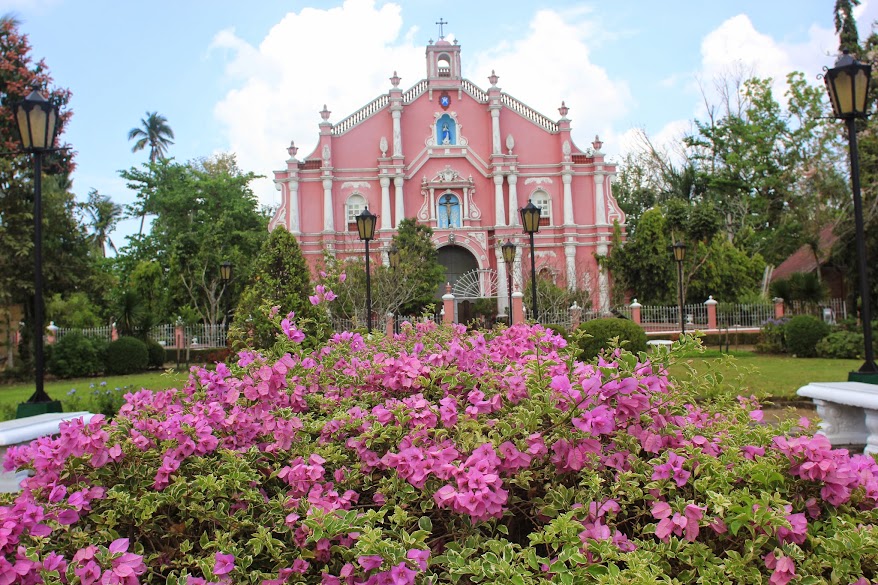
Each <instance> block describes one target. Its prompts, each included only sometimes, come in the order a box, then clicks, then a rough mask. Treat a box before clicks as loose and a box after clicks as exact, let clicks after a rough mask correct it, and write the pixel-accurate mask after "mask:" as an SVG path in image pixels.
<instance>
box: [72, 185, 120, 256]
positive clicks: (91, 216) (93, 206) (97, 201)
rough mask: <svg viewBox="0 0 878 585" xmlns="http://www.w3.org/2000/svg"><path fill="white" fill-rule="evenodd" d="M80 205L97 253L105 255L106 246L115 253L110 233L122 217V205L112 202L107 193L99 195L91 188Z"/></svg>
mask: <svg viewBox="0 0 878 585" xmlns="http://www.w3.org/2000/svg"><path fill="white" fill-rule="evenodd" d="M82 207H83V209H84V211H85V214H86V216H87V217H88V222H89V228H90V230H91V239H92V242H93V243H94V247H95V250H96V251H97V253H98V254H99V255H100V256H101V257H106V255H107V249H106V246H110V249H111V250H113V253H116V245H115V244H114V243H113V240H112V239H111V238H110V233H111V232H112V231H113V229H114V228H115V227H116V224H117V223H118V222H119V220H120V219H122V213H123V208H122V206H121V205H119V204H118V203H114V202H113V200H112V199H110V197H109V195H101V194H100V193H98V192H97V190H96V189H92V190H91V191H89V192H88V201H86V202H85V204H84V205H83V206H82Z"/></svg>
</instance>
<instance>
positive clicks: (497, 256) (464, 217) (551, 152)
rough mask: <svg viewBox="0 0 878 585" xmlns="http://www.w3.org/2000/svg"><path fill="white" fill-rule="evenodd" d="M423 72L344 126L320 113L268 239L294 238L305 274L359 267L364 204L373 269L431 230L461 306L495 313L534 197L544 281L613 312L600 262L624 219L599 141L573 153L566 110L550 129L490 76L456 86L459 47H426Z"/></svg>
mask: <svg viewBox="0 0 878 585" xmlns="http://www.w3.org/2000/svg"><path fill="white" fill-rule="evenodd" d="M426 65H427V75H426V78H425V79H422V80H421V81H418V82H417V83H416V84H414V85H413V86H411V87H410V88H408V89H405V90H404V89H403V88H401V87H400V81H401V80H400V78H399V77H398V76H397V75H396V73H394V74H393V77H391V78H390V89H389V91H388V92H387V93H386V94H383V95H380V96H378V97H377V98H376V99H374V100H373V101H371V102H369V103H368V104H366V105H365V106H363V107H362V108H360V109H359V110H357V111H356V112H354V113H353V114H351V115H349V116H347V117H346V118H344V119H342V120H341V121H339V122H336V123H333V122H331V121H330V119H331V112H330V111H329V110H328V109H327V108H326V106H324V108H323V111H321V112H320V115H321V118H322V121H321V122H320V123H319V131H320V138H319V143H318V145H317V147H316V148H315V149H314V151H313V152H311V153H310V154H308V155H307V156H305V157H304V158H303V159H301V160H300V159H298V158H297V157H296V156H297V153H298V149H297V148H296V147H295V145H294V143H291V145H290V147H289V149H288V153H289V158H288V159H287V161H286V168H284V169H283V170H278V171H275V172H274V181H275V185H276V187H277V189H278V190H279V191H280V193H281V203H280V206H279V207H278V209H277V211H276V212H275V214H274V217H273V218H272V219H271V221H270V223H269V229H270V230H271V229H275V228H276V227H278V226H283V227H285V228H286V229H287V230H288V231H290V232H291V233H292V234H294V235H295V236H296V238H297V239H298V240H299V243H300V245H301V247H302V251H303V252H304V254H305V257H306V259H308V261H309V263H310V264H311V266H312V267H314V266H316V265H317V264H318V263H319V262H320V261H321V259H322V257H323V253H324V251H329V253H331V254H334V255H335V256H337V257H339V258H345V257H350V256H357V257H360V258H362V257H363V254H364V243H363V242H362V241H360V240H359V238H358V234H357V228H356V221H355V219H354V218H355V217H356V216H357V215H358V214H359V213H361V212H362V210H363V209H364V208H365V207H368V209H369V211H371V212H372V213H374V214H376V215H378V227H377V230H376V236H375V238H376V239H375V241H373V242H372V243H371V246H370V249H371V250H372V253H373V254H374V255H373V261H374V260H377V259H378V258H379V254H380V255H381V256H380V257H383V260H384V262H385V263H386V262H387V256H386V250H387V247H388V246H389V243H390V240H391V238H392V237H393V235H394V233H395V231H396V227H397V225H398V224H399V222H400V221H401V220H402V219H403V218H411V217H414V218H416V219H417V221H418V222H420V223H423V224H426V225H428V226H430V227H431V228H432V229H433V242H434V244H435V246H436V247H437V249H438V253H439V260H440V262H441V263H442V264H443V265H444V266H445V267H446V270H447V280H448V282H449V283H451V284H452V286H453V287H455V288H453V291H454V292H455V293H456V296H458V297H460V296H461V295H462V296H465V297H466V296H469V297H472V296H475V295H478V296H485V297H493V296H496V297H497V302H498V313H499V314H503V313H505V311H506V306H507V300H506V299H507V298H508V297H507V284H506V283H507V277H506V274H507V272H506V270H507V267H506V265H505V263H504V261H503V255H502V252H501V249H500V246H501V244H503V243H505V242H506V241H507V240H511V241H513V242H514V243H516V244H517V258H516V262H515V263H514V265H513V267H512V270H513V277H514V284H513V287H514V289H515V290H521V287H522V283H524V282H526V281H527V280H528V279H529V276H530V247H529V238H528V237H527V235H526V234H524V233H523V231H522V228H521V220H520V217H519V209H520V208H521V207H523V206H525V205H527V202H528V200H530V201H533V203H534V205H536V206H538V207H539V208H540V210H541V220H540V229H539V232H538V233H537V234H536V235H535V246H534V249H535V253H536V269H537V272H538V274H540V275H541V276H543V277H547V278H551V279H553V280H554V281H555V283H556V284H558V285H560V286H566V287H569V288H575V289H582V288H585V289H587V290H588V291H589V292H590V298H591V299H592V307H593V308H595V309H600V310H608V309H609V286H610V283H609V277H608V275H607V274H606V272H605V270H604V269H602V268H601V267H600V265H599V262H598V259H597V257H599V256H604V255H606V254H607V252H608V249H609V245H610V240H611V237H612V232H613V222H614V221H618V222H620V223H624V221H625V217H624V214H623V213H622V211H621V210H620V209H619V206H618V205H617V203H616V201H615V199H614V198H613V195H612V179H613V177H614V176H615V173H616V167H615V166H614V165H613V164H611V163H609V162H607V161H606V160H605V159H604V154H603V153H602V152H601V146H602V144H601V141H600V140H599V139H598V138H597V137H595V140H594V142H592V144H591V145H590V146H591V148H588V149H586V150H581V149H580V148H578V147H577V146H576V145H575V144H574V143H573V140H572V138H571V135H570V120H569V119H568V118H567V113H568V108H567V107H566V106H565V105H564V102H561V107H560V108H559V109H558V112H559V114H560V118H559V119H558V120H554V119H552V118H549V117H548V116H545V115H543V114H541V113H539V112H537V111H535V110H534V109H532V108H530V107H529V106H527V105H526V104H524V103H522V102H521V101H519V100H517V99H516V98H514V97H512V96H511V95H509V94H507V93H505V92H503V91H501V89H500V87H498V85H497V82H498V80H499V78H498V76H497V75H495V74H493V72H492V75H491V76H490V77H489V78H488V82H489V83H490V86H489V87H488V88H487V90H484V89H482V88H480V87H479V86H477V85H476V84H475V83H473V82H471V81H469V80H467V79H464V78H463V77H462V76H461V47H460V45H458V44H457V42H456V41H455V42H454V43H451V42H448V41H447V40H444V39H442V38H440V40H439V41H437V42H436V43H435V44H434V43H433V41H430V43H429V44H428V45H427V48H426ZM461 287H462V288H461ZM442 288H443V289H444V287H442ZM474 289H478V290H476V292H475V293H474V292H472V291H473V290H474ZM443 292H444V290H443ZM529 298H530V297H529V295H527V294H526V295H525V304H527V299H529Z"/></svg>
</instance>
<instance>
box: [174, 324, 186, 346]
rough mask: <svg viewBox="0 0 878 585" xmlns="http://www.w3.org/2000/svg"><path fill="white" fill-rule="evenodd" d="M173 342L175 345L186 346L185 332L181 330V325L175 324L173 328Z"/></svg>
mask: <svg viewBox="0 0 878 585" xmlns="http://www.w3.org/2000/svg"><path fill="white" fill-rule="evenodd" d="M174 344H175V345H176V346H177V347H186V334H185V333H184V332H183V326H182V325H177V326H176V327H175V328H174Z"/></svg>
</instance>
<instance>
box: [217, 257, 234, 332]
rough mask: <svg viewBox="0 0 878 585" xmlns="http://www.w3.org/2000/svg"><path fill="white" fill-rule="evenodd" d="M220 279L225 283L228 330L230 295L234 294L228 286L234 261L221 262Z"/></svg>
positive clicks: (227, 325) (225, 319)
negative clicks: (229, 290)
mask: <svg viewBox="0 0 878 585" xmlns="http://www.w3.org/2000/svg"><path fill="white" fill-rule="evenodd" d="M220 280H221V281H222V283H223V296H224V297H225V299H224V300H225V311H226V312H225V318H224V319H223V321H224V322H225V324H226V332H227V333H228V330H229V320H230V319H229V297H230V296H232V295H231V294H230V293H229V292H228V291H227V290H226V288H227V287H228V286H229V283H230V282H231V281H232V263H231V262H229V261H228V260H225V261H224V262H221V263H220Z"/></svg>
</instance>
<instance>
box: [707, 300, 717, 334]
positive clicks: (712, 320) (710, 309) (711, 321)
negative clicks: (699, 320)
mask: <svg viewBox="0 0 878 585" xmlns="http://www.w3.org/2000/svg"><path fill="white" fill-rule="evenodd" d="M704 304H705V306H707V329H708V331H711V330H714V329H716V328H717V327H716V305H717V302H716V301H715V300H714V298H713V295H707V300H706V301H704Z"/></svg>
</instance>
